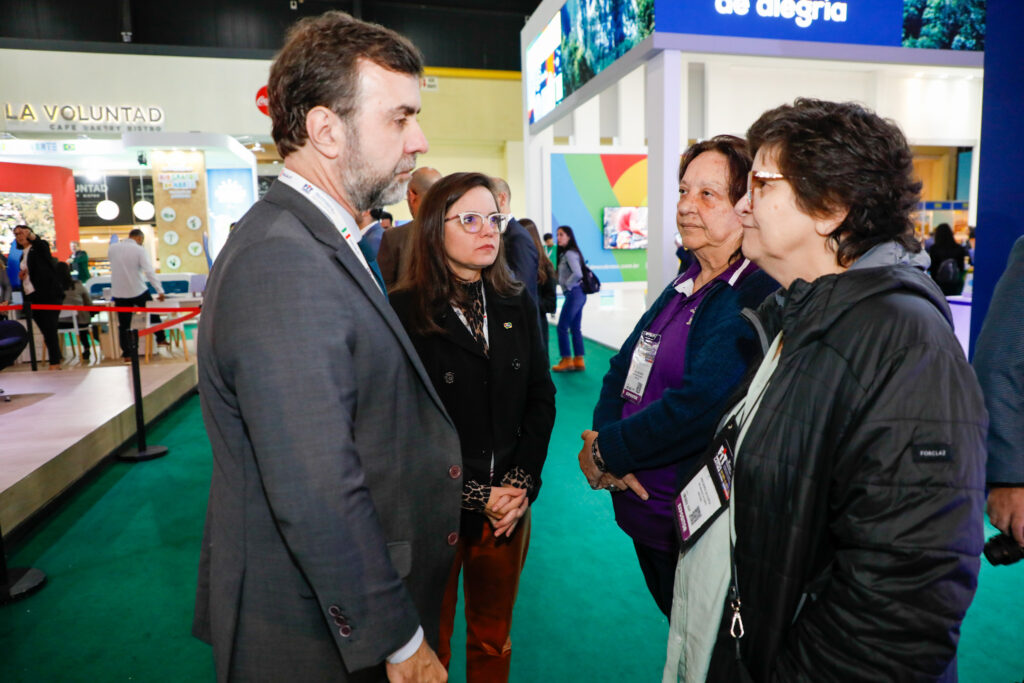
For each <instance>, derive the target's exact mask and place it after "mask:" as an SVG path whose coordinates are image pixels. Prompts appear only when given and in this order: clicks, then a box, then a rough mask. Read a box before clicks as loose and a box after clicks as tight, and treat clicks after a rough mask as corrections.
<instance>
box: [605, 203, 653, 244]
mask: <svg viewBox="0 0 1024 683" xmlns="http://www.w3.org/2000/svg"><path fill="white" fill-rule="evenodd" d="M604 248H605V249H646V248H647V207H646V206H606V207H605V209H604Z"/></svg>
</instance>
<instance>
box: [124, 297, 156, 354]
mask: <svg viewBox="0 0 1024 683" xmlns="http://www.w3.org/2000/svg"><path fill="white" fill-rule="evenodd" d="M152 300H153V295H152V294H150V293H149V291H148V290H147V291H145V292H143V293H142V294H140V295H138V296H133V297H129V298H121V297H116V296H115V297H114V305H115V306H131V307H144V306H145V305H146V302H147V301H152ZM132 315H134V314H133V313H118V314H117V331H118V338H119V339H120V340H121V357H122V358H128V342H129V340H130V339H131V336H132V335H131V329H132ZM149 322H150V323H151V324H154V325H156V324H159V323H160V316H158V315H156V314H151V315H150V316H149ZM166 339H167V335H165V334H164V331H163V330H160V331H159V332H157V333H156V341H157V343H158V344H163V343H164V342H165V341H166Z"/></svg>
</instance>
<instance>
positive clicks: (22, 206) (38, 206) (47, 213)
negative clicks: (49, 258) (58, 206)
mask: <svg viewBox="0 0 1024 683" xmlns="http://www.w3.org/2000/svg"><path fill="white" fill-rule="evenodd" d="M21 224H24V225H28V226H29V227H31V228H32V231H33V232H35V233H36V234H37V235H39V236H40V237H42V238H43V239H44V240H46V241H48V242H49V243H50V244H51V245H54V244H56V240H57V226H56V223H55V222H54V220H53V195H49V194H36V193H30V192H0V251H3V252H4V253H5V254H6V253H7V252H8V250H10V248H11V242H12V241H13V240H14V226H15V225H21Z"/></svg>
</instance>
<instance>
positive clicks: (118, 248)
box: [107, 238, 164, 299]
mask: <svg viewBox="0 0 1024 683" xmlns="http://www.w3.org/2000/svg"><path fill="white" fill-rule="evenodd" d="M107 258H108V259H109V260H110V295H111V296H113V297H115V298H117V299H132V298H134V297H137V296H142V295H143V294H145V293H146V280H149V282H150V284H152V285H153V287H154V288H155V289H156V291H157V292H159V293H160V294H163V293H164V287H163V285H162V284H160V278H158V277H157V276H156V271H155V270H153V263H152V262H151V261H150V260H149V254H148V253H147V252H146V250H145V249H144V248H143V246H142V245H141V244H139V243H138V242H136V241H135V240H133V239H131V238H128V239H124V240H121V241H120V242H117V243H115V244H111V245H110V249H108V250H107Z"/></svg>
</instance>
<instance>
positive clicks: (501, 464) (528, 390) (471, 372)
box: [391, 287, 555, 533]
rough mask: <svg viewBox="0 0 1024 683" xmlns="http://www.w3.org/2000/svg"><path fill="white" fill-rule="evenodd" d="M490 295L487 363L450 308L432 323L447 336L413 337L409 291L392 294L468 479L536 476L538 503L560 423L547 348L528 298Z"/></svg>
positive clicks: (474, 520) (470, 519)
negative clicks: (516, 472)
mask: <svg viewBox="0 0 1024 683" xmlns="http://www.w3.org/2000/svg"><path fill="white" fill-rule="evenodd" d="M485 295H486V302H487V306H486V308H487V329H488V334H489V338H490V339H489V347H490V348H489V356H485V355H484V353H483V349H482V347H481V346H480V345H479V343H478V342H477V341H476V340H474V339H473V337H472V336H471V335H470V334H469V331H468V330H467V329H466V327H465V325H463V324H462V321H461V320H459V317H458V315H456V313H455V311H453V310H452V308H451V307H450V306H446V307H445V308H444V310H441V311H438V312H436V314H435V316H434V320H435V321H436V322H437V323H438V325H440V327H441V328H442V329H444V333H443V334H426V335H423V334H417V333H416V332H414V331H413V330H412V325H411V319H412V316H411V306H412V305H413V298H412V297H411V296H410V295H409V292H408V291H400V292H395V293H394V294H392V296H391V305H392V306H393V307H394V308H395V312H396V313H397V314H398V318H399V320H401V321H402V324H403V325H405V327H406V330H407V331H408V332H409V336H410V338H411V339H412V342H413V345H414V346H415V347H416V351H417V352H418V353H419V356H420V359H421V360H422V361H423V366H424V367H425V368H426V370H427V375H429V376H430V379H431V381H432V382H433V383H434V388H435V389H436V390H437V393H438V395H440V397H441V401H442V403H444V407H445V409H446V410H447V411H448V414H449V415H450V416H451V418H452V421H453V422H454V423H455V428H456V430H457V431H458V433H459V442H460V445H461V450H462V466H463V470H464V476H465V479H466V480H474V481H477V482H480V483H483V484H492V485H499V484H500V483H501V479H502V477H503V476H504V475H505V474H506V473H507V472H508V471H509V470H510V469H512V468H513V467H515V466H518V467H520V468H522V469H523V470H524V471H525V472H526V473H527V474H529V475H531V476H532V477H533V482H534V488H533V489H532V491H531V502H532V501H533V500H534V499H536V496H537V490H538V489H539V488H540V482H541V470H542V468H543V467H544V460H545V458H547V452H548V441H549V440H550V438H551V429H552V427H553V426H554V422H555V386H554V384H552V382H551V375H550V371H549V369H548V362H547V354H545V352H544V350H543V348H542V347H541V340H540V333H539V330H538V327H537V309H536V308H534V306H533V303H532V302H531V301H530V298H529V296H528V295H527V294H526V292H525V291H524V292H520V293H519V294H518V295H515V296H511V297H501V296H498V295H497V294H495V293H494V292H493V291H492V290H491V289H490V288H489V287H485ZM396 428H401V425H396ZM492 453H493V455H494V475H493V477H492V476H491V474H490V467H491V454H492ZM483 520H484V517H483V515H479V514H475V515H465V514H464V515H463V532H464V533H474V532H478V530H479V528H481V526H480V525H482V523H483ZM467 523H469V524H470V525H471V527H470V528H466V526H467ZM473 527H475V528H473Z"/></svg>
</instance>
